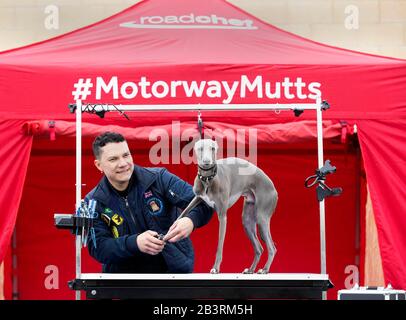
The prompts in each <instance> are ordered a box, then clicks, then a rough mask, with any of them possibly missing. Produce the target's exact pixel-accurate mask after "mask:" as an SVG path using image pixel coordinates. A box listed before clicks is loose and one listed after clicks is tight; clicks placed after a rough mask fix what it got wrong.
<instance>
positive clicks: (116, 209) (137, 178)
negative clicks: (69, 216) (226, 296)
mask: <svg viewBox="0 0 406 320" xmlns="http://www.w3.org/2000/svg"><path fill="white" fill-rule="evenodd" d="M193 197H194V193H193V189H192V186H191V185H190V184H188V183H187V182H185V181H183V180H181V179H180V178H178V177H177V176H175V175H173V174H171V173H170V172H168V171H167V170H166V169H164V168H143V167H139V166H136V165H135V166H134V173H133V176H132V178H131V180H130V184H129V192H128V196H127V197H126V198H124V197H121V196H120V195H119V194H118V193H117V191H116V190H114V189H113V188H112V186H111V185H110V183H109V182H108V180H107V178H106V177H103V178H102V180H101V181H100V182H99V184H98V185H97V186H96V187H95V188H94V189H93V190H92V191H91V192H89V194H88V195H87V196H86V198H85V200H86V201H89V200H90V199H95V200H96V201H97V207H96V211H97V213H98V217H97V219H95V222H94V230H95V236H96V246H95V245H94V243H93V242H92V241H90V242H89V253H90V255H91V256H92V257H94V258H95V259H96V260H97V261H99V262H100V263H102V264H103V272H109V273H112V272H119V273H155V272H165V271H163V270H161V269H159V264H160V265H162V264H163V263H162V262H163V261H162V257H163V259H164V261H165V262H166V266H167V270H166V271H167V272H170V273H187V272H192V271H193V264H194V252H193V247H192V242H191V240H190V239H189V238H186V239H183V240H180V241H178V242H175V243H170V242H167V243H166V244H165V247H164V249H163V251H162V255H161V254H159V255H157V256H153V255H149V254H146V253H143V252H141V251H140V250H139V248H138V246H137V242H136V238H137V236H138V235H139V234H141V233H143V232H144V231H146V230H153V231H156V232H158V233H163V234H165V233H167V231H168V229H169V227H170V226H171V225H172V223H173V222H174V221H175V219H176V218H177V216H179V214H180V212H181V209H184V208H186V206H187V205H188V204H189V202H190V201H191V200H192V199H193ZM212 215H213V210H212V209H211V208H210V207H208V206H207V205H206V204H204V203H201V204H200V205H199V206H197V207H196V208H195V209H193V210H192V211H191V212H190V213H189V214H188V215H187V217H189V218H190V219H191V220H192V221H193V224H194V227H195V228H198V227H201V226H203V225H205V224H207V223H208V222H209V220H210V218H211V217H212ZM159 259H161V260H160V261H159Z"/></svg>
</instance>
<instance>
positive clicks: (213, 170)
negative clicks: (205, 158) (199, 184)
mask: <svg viewBox="0 0 406 320" xmlns="http://www.w3.org/2000/svg"><path fill="white" fill-rule="evenodd" d="M197 167H198V168H199V170H197V176H198V177H199V179H200V180H202V181H204V182H208V181H211V180H213V178H214V177H215V176H216V174H217V164H214V165H213V166H212V167H210V168H208V169H204V168H202V167H200V166H199V165H197ZM201 171H204V172H205V173H206V172H210V171H211V172H210V173H209V175H206V174H205V175H202V174H201Z"/></svg>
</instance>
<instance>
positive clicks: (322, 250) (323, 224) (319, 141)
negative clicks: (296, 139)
mask: <svg viewBox="0 0 406 320" xmlns="http://www.w3.org/2000/svg"><path fill="white" fill-rule="evenodd" d="M316 104H317V106H318V107H317V110H316V112H317V159H318V167H319V169H320V168H321V167H323V163H324V160H323V158H324V155H323V121H322V109H321V97H318V98H317V100H316ZM319 211H320V264H321V274H326V273H327V263H326V219H325V203H324V199H323V200H322V201H319ZM326 299H327V294H326V292H324V291H323V300H326Z"/></svg>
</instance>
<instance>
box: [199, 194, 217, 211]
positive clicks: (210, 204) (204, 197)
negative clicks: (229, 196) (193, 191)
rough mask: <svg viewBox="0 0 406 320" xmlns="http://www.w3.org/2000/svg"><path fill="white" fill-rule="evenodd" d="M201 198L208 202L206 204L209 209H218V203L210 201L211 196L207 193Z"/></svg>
mask: <svg viewBox="0 0 406 320" xmlns="http://www.w3.org/2000/svg"><path fill="white" fill-rule="evenodd" d="M200 198H202V199H203V201H204V202H206V204H207V205H208V206H209V207H211V208H213V209H216V202H215V201H214V200H212V199H210V197H209V195H208V194H207V193H204V194H201V195H200Z"/></svg>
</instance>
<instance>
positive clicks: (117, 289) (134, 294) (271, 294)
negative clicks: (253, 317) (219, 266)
mask: <svg viewBox="0 0 406 320" xmlns="http://www.w3.org/2000/svg"><path fill="white" fill-rule="evenodd" d="M69 287H70V288H71V289H73V290H83V291H86V297H87V298H88V299H322V293H323V292H325V291H327V290H328V289H329V288H332V287H333V285H332V283H331V282H330V280H329V278H328V275H327V274H308V273H269V274H241V273H220V274H210V273H191V274H151V273H149V274H111V273H110V274H107V273H83V274H81V276H80V278H79V279H75V280H72V281H70V283H69Z"/></svg>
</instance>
